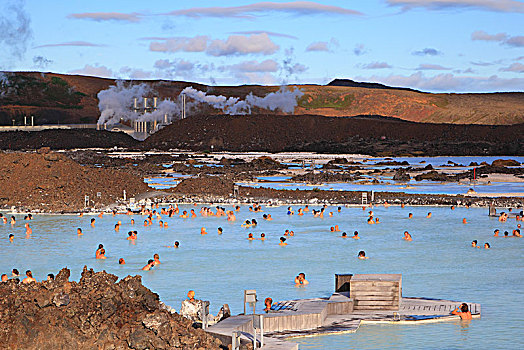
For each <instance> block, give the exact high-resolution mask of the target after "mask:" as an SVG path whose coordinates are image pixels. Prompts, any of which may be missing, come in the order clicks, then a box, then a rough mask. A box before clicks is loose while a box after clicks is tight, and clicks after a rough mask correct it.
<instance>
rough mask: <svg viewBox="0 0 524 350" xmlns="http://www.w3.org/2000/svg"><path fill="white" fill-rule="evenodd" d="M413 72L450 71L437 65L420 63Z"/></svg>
mask: <svg viewBox="0 0 524 350" xmlns="http://www.w3.org/2000/svg"><path fill="white" fill-rule="evenodd" d="M415 70H451V68H448V67H443V66H441V65H439V64H429V63H422V64H419V66H418V67H417V68H415Z"/></svg>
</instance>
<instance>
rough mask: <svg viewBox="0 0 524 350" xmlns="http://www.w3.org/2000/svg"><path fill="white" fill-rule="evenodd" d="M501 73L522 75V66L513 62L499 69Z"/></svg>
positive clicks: (523, 67) (523, 66)
mask: <svg viewBox="0 0 524 350" xmlns="http://www.w3.org/2000/svg"><path fill="white" fill-rule="evenodd" d="M499 70H500V71H501V72H517V73H524V64H522V63H518V62H515V63H513V64H511V65H510V66H508V67H504V68H500V69H499Z"/></svg>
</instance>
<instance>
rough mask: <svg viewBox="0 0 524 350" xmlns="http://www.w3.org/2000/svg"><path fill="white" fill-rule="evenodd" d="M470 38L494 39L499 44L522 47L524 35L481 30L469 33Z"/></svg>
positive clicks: (523, 45)
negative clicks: (489, 32)
mask: <svg viewBox="0 0 524 350" xmlns="http://www.w3.org/2000/svg"><path fill="white" fill-rule="evenodd" d="M471 40H481V41H495V42H499V43H500V44H501V45H502V44H505V45H508V46H514V47H524V36H509V35H508V34H507V33H497V34H488V33H486V32H485V31H483V30H477V31H475V32H473V33H471Z"/></svg>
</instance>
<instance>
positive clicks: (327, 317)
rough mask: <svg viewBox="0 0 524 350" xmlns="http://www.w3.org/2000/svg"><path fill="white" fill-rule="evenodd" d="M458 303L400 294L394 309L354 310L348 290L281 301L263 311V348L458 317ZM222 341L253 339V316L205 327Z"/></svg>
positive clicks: (288, 347)
mask: <svg viewBox="0 0 524 350" xmlns="http://www.w3.org/2000/svg"><path fill="white" fill-rule="evenodd" d="M460 304H461V302H457V301H450V300H437V299H425V298H405V297H402V299H401V301H400V305H399V308H398V310H396V311H394V310H354V309H353V300H352V299H350V298H349V293H348V292H342V293H335V294H333V295H332V296H331V297H330V298H314V299H301V300H289V301H281V302H279V303H278V304H277V305H275V306H274V309H275V310H274V311H273V312H271V313H268V314H264V347H263V348H262V349H265V350H295V349H298V344H296V343H293V342H292V341H285V339H290V338H295V337H311V336H318V335H324V334H340V333H351V332H356V331H357V330H358V328H359V327H360V325H361V324H362V323H397V324H398V323H415V322H441V321H450V320H458V319H459V317H458V316H452V315H450V313H451V311H452V310H454V309H455V308H456V307H458V306H459V305H460ZM468 306H469V308H470V310H471V311H472V314H473V317H474V318H479V317H480V311H481V309H480V304H476V303H468ZM207 331H208V332H210V333H212V334H213V335H215V336H218V337H219V338H221V339H222V341H223V342H225V343H226V344H230V343H231V335H232V332H233V331H241V332H242V343H243V344H247V343H250V342H252V341H253V336H252V334H253V316H252V315H238V316H232V317H229V318H227V319H225V320H223V321H221V322H219V323H217V324H216V325H213V326H211V327H209V328H208V329H207Z"/></svg>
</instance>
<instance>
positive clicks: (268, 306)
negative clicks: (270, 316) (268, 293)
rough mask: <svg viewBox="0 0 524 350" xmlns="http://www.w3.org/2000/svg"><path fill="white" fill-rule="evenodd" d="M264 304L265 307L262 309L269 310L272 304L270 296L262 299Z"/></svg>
mask: <svg viewBox="0 0 524 350" xmlns="http://www.w3.org/2000/svg"><path fill="white" fill-rule="evenodd" d="M264 305H265V306H266V308H265V309H264V311H265V312H266V313H268V312H269V311H271V306H273V299H271V298H266V299H265V300H264Z"/></svg>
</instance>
